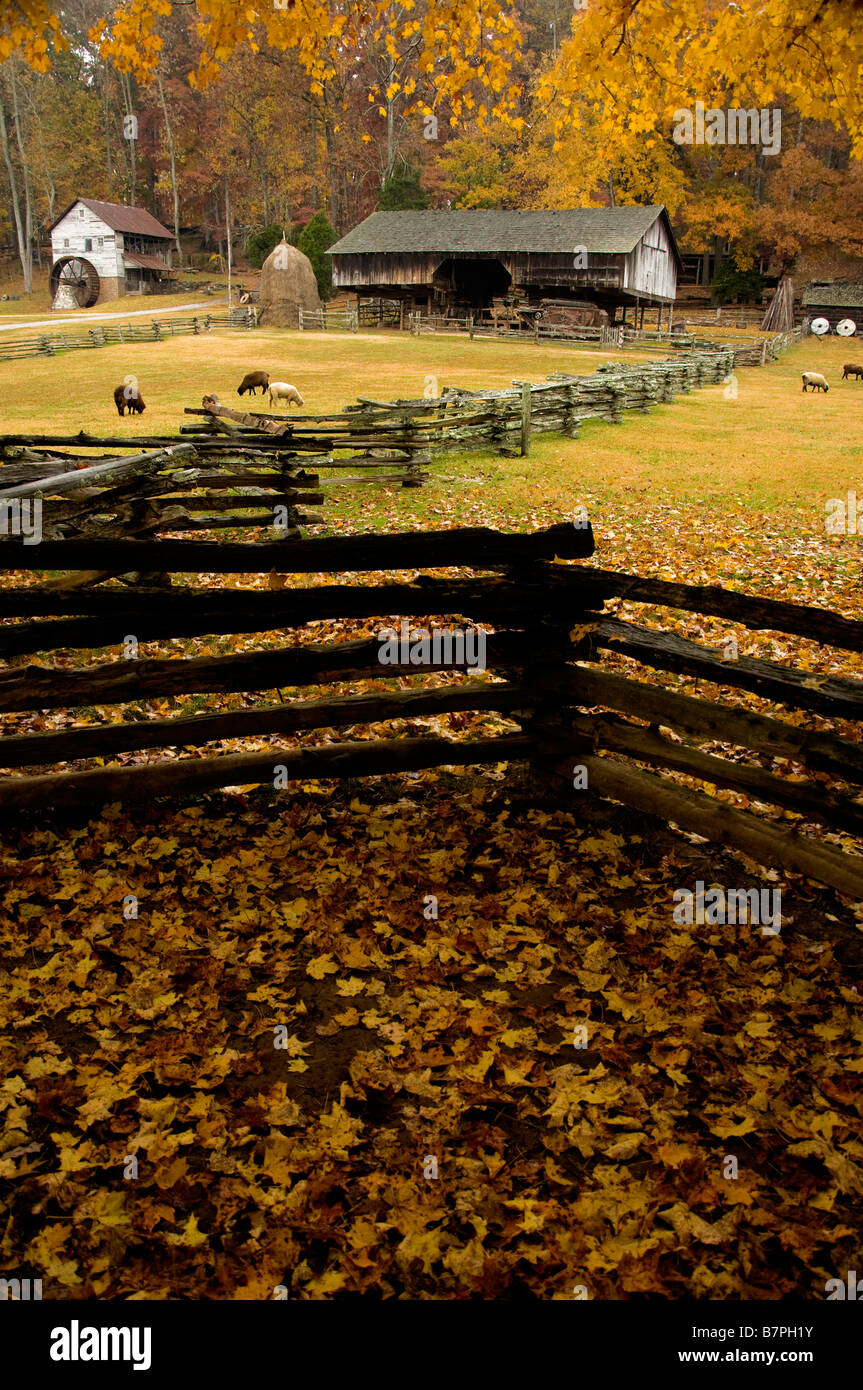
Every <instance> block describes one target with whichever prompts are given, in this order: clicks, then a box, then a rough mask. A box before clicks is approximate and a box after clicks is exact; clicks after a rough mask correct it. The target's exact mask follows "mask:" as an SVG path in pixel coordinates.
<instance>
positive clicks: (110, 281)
mask: <svg viewBox="0 0 863 1390" xmlns="http://www.w3.org/2000/svg"><path fill="white" fill-rule="evenodd" d="M121 294H125V282H124V281H123V280H122V279H120V278H119V277H118V276H116V275H103V276H101V277H100V280H99V298H98V300H97V301H96V302H97V303H98V304H106V303H107V302H108V301H109V300H111V299H119V298H120V295H121Z"/></svg>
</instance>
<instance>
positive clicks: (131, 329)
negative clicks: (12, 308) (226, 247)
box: [0, 309, 257, 362]
mask: <svg viewBox="0 0 863 1390" xmlns="http://www.w3.org/2000/svg"><path fill="white" fill-rule="evenodd" d="M256 323H257V319H256V315H255V311H254V310H253V309H233V310H231V311H230V312H229V313H225V314H196V315H194V316H192V317H191V318H181V317H180V316H179V315H176V316H174V315H171V316H169V317H166V318H163V319H159V318H155V317H154V318H152V319H150V320H149V321H147V322H146V323H145V322H144V321H143V320H142V321H140V322H138V323H123V324H118V323H104V324H103V323H99V324H94V325H93V327H92V328H89V329H85V330H82V331H80V332H77V333H62V332H59V331H58V332H53V331H52V332H47V333H37V334H34V335H33V336H32V337H27V338H7V336H6V334H5V333H2V334H0V362H17V361H18V360H19V359H21V358H26V357H53V356H54V355H55V354H56V353H58V352H73V351H75V350H77V349H80V348H99V347H108V346H110V345H112V344H117V343H123V344H130V343H154V342H155V343H159V342H164V341H165V340H166V339H167V338H173V337H177V336H181V335H183V334H190V333H191V334H200V333H209V332H210V331H211V330H212V329H213V328H242V329H251V328H254V327H255V326H256Z"/></svg>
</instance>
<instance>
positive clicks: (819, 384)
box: [803, 372, 830, 391]
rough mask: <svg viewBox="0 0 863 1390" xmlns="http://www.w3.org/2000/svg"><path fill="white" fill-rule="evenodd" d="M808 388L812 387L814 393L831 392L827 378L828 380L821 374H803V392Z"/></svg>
mask: <svg viewBox="0 0 863 1390" xmlns="http://www.w3.org/2000/svg"><path fill="white" fill-rule="evenodd" d="M807 386H811V387H812V390H813V391H829V390H830V387H829V386H828V385H827V378H826V377H823V376H822V375H821V373H820V372H804V373H803V390H804V391H805V390H806V388H807Z"/></svg>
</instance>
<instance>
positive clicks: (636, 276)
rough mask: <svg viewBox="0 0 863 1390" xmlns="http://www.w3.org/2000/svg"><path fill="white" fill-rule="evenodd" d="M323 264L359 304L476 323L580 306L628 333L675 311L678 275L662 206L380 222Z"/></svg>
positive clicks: (395, 217) (335, 249)
mask: <svg viewBox="0 0 863 1390" xmlns="http://www.w3.org/2000/svg"><path fill="white" fill-rule="evenodd" d="M327 254H328V255H331V256H332V258H333V285H334V286H335V287H337V288H338V289H340V290H353V291H355V292H356V294H357V296H358V298H360V299H363V298H370V297H374V298H387V299H398V300H400V301H401V302H402V304H403V305H405V306H406V307H407V308H409V309H419V310H424V311H426V312H442V311H446V310H448V309H452V310H456V311H458V310H461V311H468V312H474V313H476V312H478V311H482V310H485V309H490V308H491V306H492V304H493V303H494V302H495V301H500V300H502V299H505V298H514V299H517V300H519V301H521V302H525V303H527V304H539V303H540V301H542V300H548V299H554V300H575V299H577V300H579V301H580V302H581V303H582V304H583V303H584V302H585V301H589V302H590V303H592V304H594V305H596V306H597V308H598V309H599V310H604V311H605V312H606V313H607V314H608V316H609V320H610V321H612V322H615V321H616V322H622V321H623V320H624V316H625V315H627V313H628V322H629V323H634V322H636V317H635V316H636V315H638V314H640V316H641V318H642V319H643V316H644V311H645V308H649V307H651V306H652V307H654V308H656V309H657V310H658V312H659V314H660V316H661V312H662V308H663V306H665V305H666V304H667V305H669V306H670V305H671V304H673V302H674V297H675V293H676V289H677V279H678V275H679V273H680V271H681V268H682V267H681V261H680V255H679V252H678V250H677V246H676V244H675V240H674V233H673V232H672V230H671V224H670V222H669V220H668V214H667V212H666V210H665V208H664V207H662V206H656V207H614V208H570V209H564V210H561V211H551V210H549V211H539V212H534V211H524V212H521V211H519V212H506V211H499V210H498V209H486V208H482V209H476V210H473V211H465V212H461V211H455V212H437V211H434V212H375V213H372V215H371V217H367V218H366V220H365V221H364V222H361V223H360V224H359V226H358V227H354V229H353V231H351V232H348V234H347V236H344V237H342V239H341V240H340V241H338V242H336V244H335V245H334V246H332V247H331V248H330V250H329V252H328V253H327ZM669 313H670V309H669Z"/></svg>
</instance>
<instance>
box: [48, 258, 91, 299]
mask: <svg viewBox="0 0 863 1390" xmlns="http://www.w3.org/2000/svg"><path fill="white" fill-rule="evenodd" d="M49 284H50V288H51V299H52V300H53V299H54V297H55V296H56V294H57V291H58V290H59V288H60V286H61V285H63V286H65V287H66V288H67V289H69V290H71V291H72V294H73V295H74V296H75V299H76V300H77V302H78V307H79V308H81V309H89V308H90V306H91V305H93V304H95V303H96V300H97V299H98V298H99V272H98V270H97V269H96V267H95V266H94V265H92V264H91V262H90V261H85V260H84V259H83V257H81V256H63V257H62V258H61V259H60V260H59V261H57V262H56V264H55V265H54V268H53V270H52V271H51V279H50V281H49Z"/></svg>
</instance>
